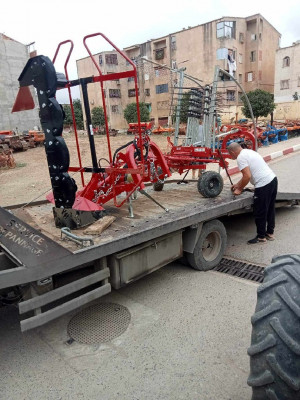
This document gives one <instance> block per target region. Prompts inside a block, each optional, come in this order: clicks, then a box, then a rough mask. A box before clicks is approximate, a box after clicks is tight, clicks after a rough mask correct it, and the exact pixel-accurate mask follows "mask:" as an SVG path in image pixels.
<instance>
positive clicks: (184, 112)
mask: <svg viewBox="0 0 300 400" xmlns="http://www.w3.org/2000/svg"><path fill="white" fill-rule="evenodd" d="M190 96H191V95H190V93H189V92H185V93H183V95H182V98H181V104H180V114H179V115H180V123H187V120H188V110H189V100H190ZM177 109H178V108H177V106H176V107H175V110H174V114H173V117H172V120H173V123H175V121H176V114H177Z"/></svg>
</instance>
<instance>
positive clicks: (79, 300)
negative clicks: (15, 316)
mask: <svg viewBox="0 0 300 400" xmlns="http://www.w3.org/2000/svg"><path fill="white" fill-rule="evenodd" d="M109 276H110V272H109V269H108V268H104V269H102V270H100V271H98V272H95V273H93V274H90V275H88V276H86V277H84V278H81V279H78V280H76V281H74V282H72V283H69V284H67V285H64V286H61V287H59V288H57V289H54V290H51V291H49V292H47V293H44V294H42V295H38V296H36V297H33V298H31V299H29V300H26V301H23V302H21V303H19V313H20V314H24V313H27V312H34V314H35V315H34V316H32V317H29V318H27V319H24V320H22V321H21V331H22V332H24V331H27V330H29V329H33V328H37V327H39V326H41V325H44V324H46V323H47V322H49V321H52V320H53V319H55V318H58V317H60V316H62V315H64V314H66V313H68V312H70V311H73V310H75V309H76V308H78V307H80V306H83V305H85V304H87V303H89V302H90V301H93V300H95V299H98V298H99V297H102V296H104V295H106V294H108V293H110V292H111V285H110V283H108V278H109ZM97 283H99V285H100V286H98V287H97V288H95V284H97ZM91 285H93V286H92V288H91V290H90V291H88V292H87V293H84V294H79V295H77V297H74V298H72V299H71V300H68V301H66V302H63V303H62V304H60V305H55V304H54V305H53V307H52V308H50V309H49V307H50V305H51V303H53V302H57V301H58V300H61V299H62V298H64V297H65V296H69V295H72V294H74V296H76V295H75V293H76V292H78V291H80V290H82V289H85V288H87V287H89V286H91ZM45 306H47V310H46V311H43V309H42V307H45Z"/></svg>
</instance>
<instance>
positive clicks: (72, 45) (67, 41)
mask: <svg viewBox="0 0 300 400" xmlns="http://www.w3.org/2000/svg"><path fill="white" fill-rule="evenodd" d="M66 43H70V44H71V47H70V50H69V53H68V56H67V58H66V62H65V65H64V70H65V76H66V78H67V80H68V81H69V74H68V69H67V65H68V62H69V60H70V57H71V54H72V51H73V48H74V44H73V42H72V40H69V39H68V40H65V41H63V42H60V43H59V45H58V46H57V49H56V52H55V54H54V57H53V61H52V63H53V64H54V63H55V60H56V57H57V55H58V53H59V50H60V47H61V46H62V45H64V44H66ZM66 87H67V89H68V94H69V100H70V107H71V114H72V120H73V126H74V133H75V141H76V147H77V155H78V161H79V168H80V169H79V171H80V175H81V182H82V186H84V176H83V167H82V162H81V154H80V148H79V141H78V133H77V126H76V119H75V113H74V107H73V99H72V95H71V89H70V85H69V83H68V84H67V86H66Z"/></svg>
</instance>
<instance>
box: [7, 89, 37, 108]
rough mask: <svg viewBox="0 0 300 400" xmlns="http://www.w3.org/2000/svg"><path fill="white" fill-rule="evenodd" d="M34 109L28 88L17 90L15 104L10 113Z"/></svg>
mask: <svg viewBox="0 0 300 400" xmlns="http://www.w3.org/2000/svg"><path fill="white" fill-rule="evenodd" d="M34 107H35V104H34V101H33V98H32V95H31V92H30V89H29V87H28V86H22V87H20V88H19V91H18V94H17V98H16V101H15V104H14V106H13V108H12V110H11V112H12V113H13V112H17V111H25V110H32V109H33V108H34Z"/></svg>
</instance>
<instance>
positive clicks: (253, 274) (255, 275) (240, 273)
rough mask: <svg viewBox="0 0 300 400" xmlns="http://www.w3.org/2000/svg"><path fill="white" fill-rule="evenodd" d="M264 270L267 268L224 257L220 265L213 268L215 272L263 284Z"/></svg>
mask: <svg viewBox="0 0 300 400" xmlns="http://www.w3.org/2000/svg"><path fill="white" fill-rule="evenodd" d="M264 269H265V268H264V267H261V266H260V265H256V264H249V263H246V262H244V261H238V260H233V259H230V258H225V257H224V258H222V260H221V262H220V264H219V265H217V266H216V267H215V268H213V271H218V272H223V273H224V274H229V275H233V276H237V277H238V278H243V279H248V280H250V281H254V282H258V283H261V282H262V281H263V280H264Z"/></svg>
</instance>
